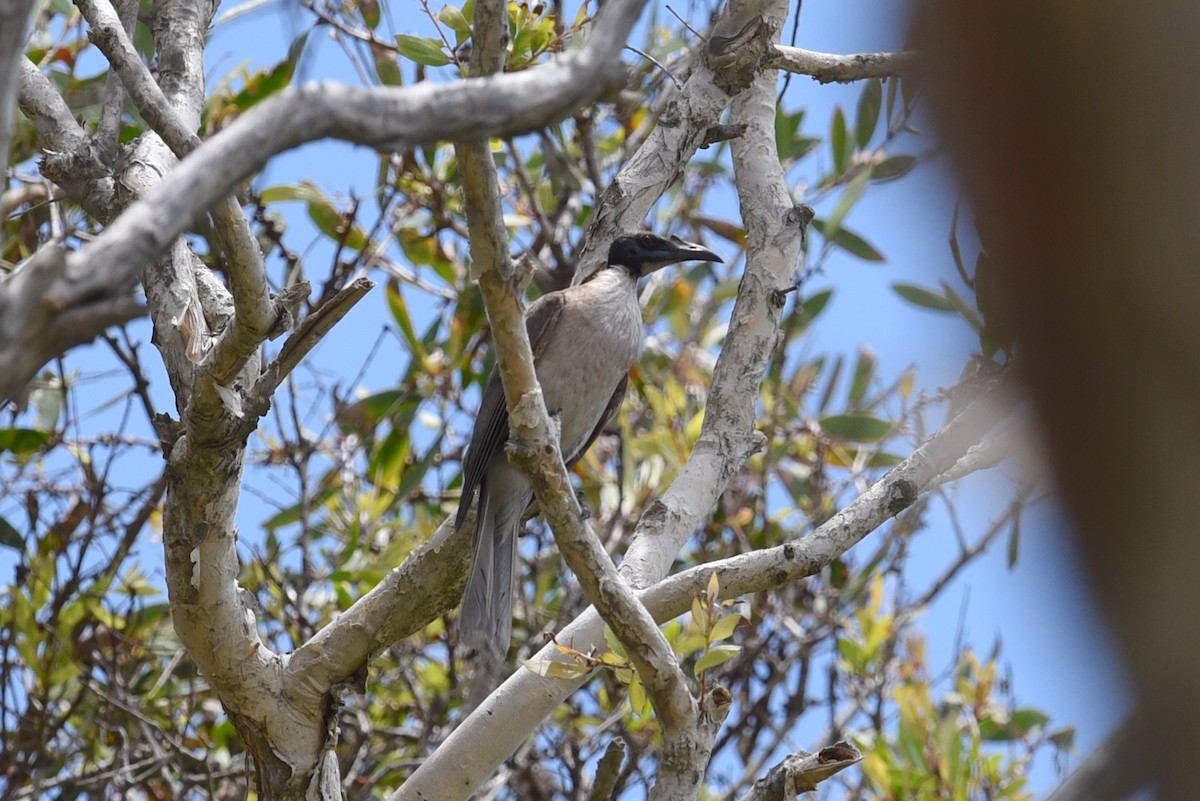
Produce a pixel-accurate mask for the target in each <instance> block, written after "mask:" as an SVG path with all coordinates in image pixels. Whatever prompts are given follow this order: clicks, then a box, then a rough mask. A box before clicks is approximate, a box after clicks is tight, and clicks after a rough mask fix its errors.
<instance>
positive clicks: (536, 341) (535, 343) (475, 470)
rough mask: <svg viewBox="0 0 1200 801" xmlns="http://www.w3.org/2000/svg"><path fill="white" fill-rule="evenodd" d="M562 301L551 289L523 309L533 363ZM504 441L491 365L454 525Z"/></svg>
mask: <svg viewBox="0 0 1200 801" xmlns="http://www.w3.org/2000/svg"><path fill="white" fill-rule="evenodd" d="M566 305H567V299H566V297H564V295H563V293H562V292H551V293H549V294H547V295H543V296H542V297H540V298H538V299H537V300H535V301H534V302H533V304H532V305H531V306H530V307H529V310H528V311H527V312H526V313H525V331H526V333H527V334H528V335H529V345H530V348H531V350H532V351H533V361H534V365H535V367H536V365H537V360H538V356H540V355H541V353H542V351H543V350H545V348H546V343H547V342H548V341H549V336H548V334H549V333H550V332H552V331H553V329H554V328H555V323H556V322H557V320H558V317H559V315H560V314H561V313H562V310H563V308H564V307H565V306H566ZM623 395H624V392H623V391H622V396H623ZM507 441H508V404H507V403H506V402H505V400H504V386H503V384H501V383H500V371H499V370H497V369H493V370H492V375H491V376H490V377H489V378H488V382H487V386H486V387H485V388H484V390H483V400H481V401H480V403H479V413H478V415H476V417H475V429H474V431H472V433H471V446H470V447H469V448H467V454H466V456H465V457H464V458H463V488H462V498H461V500H460V501H459V504H458V515H457V517H456V518H455V527H456V528H457V527H461V526H462V524H463V521H465V520H466V517H467V510H469V509H470V508H471V501H472V499H473V498H474V497H475V490H477V489H478V488H479V485H480V482H481V481H482V480H483V476H484V474H485V473H486V472H487V468H488V464H489V463H490V462H491V461H492V457H493V456H495V455H496V453H497V451H498V450H499V449H500V448H503V447H504V443H505V442H507Z"/></svg>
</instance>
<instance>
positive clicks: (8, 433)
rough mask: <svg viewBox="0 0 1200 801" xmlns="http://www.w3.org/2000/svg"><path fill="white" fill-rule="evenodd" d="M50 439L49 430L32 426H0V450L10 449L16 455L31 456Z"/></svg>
mask: <svg viewBox="0 0 1200 801" xmlns="http://www.w3.org/2000/svg"><path fill="white" fill-rule="evenodd" d="M49 441H50V432H49V431H36V430H34V429H32V428H0V451H12V452H13V453H15V454H16V455H17V456H32V455H33V454H35V453H37V452H38V451H40V450H41V449H42V448H44V447H45V446H46V443H48V442H49Z"/></svg>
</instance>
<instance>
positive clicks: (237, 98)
mask: <svg viewBox="0 0 1200 801" xmlns="http://www.w3.org/2000/svg"><path fill="white" fill-rule="evenodd" d="M307 42H308V34H307V33H306V34H303V35H302V36H300V37H299V38H298V39H296V41H294V42H292V44H291V46H290V47H289V48H288V55H287V58H285V59H284V60H283V61H281V62H279V63H278V64H276V65H275V66H274V67H272V68H271V69H269V70H264V71H262V72H258V73H255V74H254V75H253V76H251V77H250V78H249V79H247V81H246V83H245V85H244V86H243V87H242V90H241V91H240V92H238V93H237V94H236V95H234V96H233V100H232V102H233V105H234V106H236V107H237V108H239V109H241V110H242V111H245V110H246V109H248V108H252V107H253V106H256V105H258V104H259V103H260V102H262V101H263V100H265V99H267V98H268V97H270V96H271V95H273V94H275V93H276V92H278V91H279V90H281V89H283V88H285V87H286V86H287V85H288V84H290V83H291V82H292V78H293V77H294V76H295V74H296V65H297V64H298V63H299V62H300V56H301V54H302V53H303V52H304V45H305V44H306V43H307Z"/></svg>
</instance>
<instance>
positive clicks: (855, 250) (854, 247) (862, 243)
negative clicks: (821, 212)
mask: <svg viewBox="0 0 1200 801" xmlns="http://www.w3.org/2000/svg"><path fill="white" fill-rule="evenodd" d="M812 227H813V228H815V229H816V230H817V231H818V232H819V233H820V234H821V236H824V237H825V239H826V240H827V241H829V242H832V243H833V244H835V245H837V246H838V247H840V248H841V249H842V250H844V251H846V252H847V253H849V254H850V255H851V256H857V257H858V258H860V259H862V260H863V261H873V262H883V261H886V260H887V259H885V258H884V255H883V254H882V253H880V252H879V251H878V250H877V249H876V248H875V246H874V245H872V244H871V243H870V242H868V241H867V240H865V239H863V238H862V237H861V236H859V235H858V234H856V233H854V232H853V231H851V230H849V229H848V228H845V227H842V226H838V227H837V228H835V229H833V235H832V236H829V235H827V234H826V233H825V232H826V230H828V228H829V226H828V225H827V224H826V222H825V221H824V220H813V221H812Z"/></svg>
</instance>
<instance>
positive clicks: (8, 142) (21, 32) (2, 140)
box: [0, 0, 33, 191]
mask: <svg viewBox="0 0 1200 801" xmlns="http://www.w3.org/2000/svg"><path fill="white" fill-rule="evenodd" d="M31 8H33V0H0V177H3V178H4V182H3V183H0V191H3V189H4V187H5V186H7V183H8V181H7V172H8V166H9V165H8V151H9V150H10V149H11V148H12V135H13V108H14V106H15V105H16V100H17V83H18V81H17V73H18V72H19V70H20V66H19V65H20V63H21V62H22V61H24V55H23V51H24V49H25V47H24V45H25V34H26V32H27V31H28V30H29V10H30V9H31Z"/></svg>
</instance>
